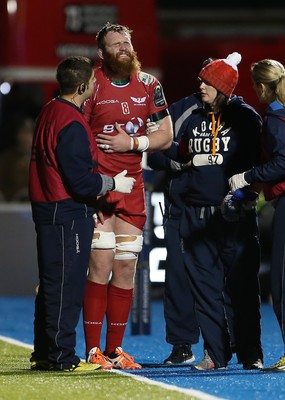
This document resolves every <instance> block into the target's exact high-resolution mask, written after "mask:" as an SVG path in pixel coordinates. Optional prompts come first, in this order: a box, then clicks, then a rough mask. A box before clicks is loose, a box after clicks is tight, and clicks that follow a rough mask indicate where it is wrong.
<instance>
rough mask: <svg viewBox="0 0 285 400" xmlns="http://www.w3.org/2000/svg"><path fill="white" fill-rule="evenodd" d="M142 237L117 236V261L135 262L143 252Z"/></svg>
mask: <svg viewBox="0 0 285 400" xmlns="http://www.w3.org/2000/svg"><path fill="white" fill-rule="evenodd" d="M142 245H143V236H142V235H117V236H116V254H115V259H116V260H135V259H137V258H138V254H139V253H140V252H141V251H142Z"/></svg>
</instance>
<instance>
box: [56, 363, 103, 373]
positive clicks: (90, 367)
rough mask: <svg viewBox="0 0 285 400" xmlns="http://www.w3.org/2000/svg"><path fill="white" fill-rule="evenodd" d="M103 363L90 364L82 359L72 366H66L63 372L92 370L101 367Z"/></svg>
mask: <svg viewBox="0 0 285 400" xmlns="http://www.w3.org/2000/svg"><path fill="white" fill-rule="evenodd" d="M100 368H101V365H99V364H88V363H85V362H83V361H80V363H79V364H77V365H72V366H71V367H70V368H65V369H63V370H62V371H63V372H92V371H96V370H97V369H100Z"/></svg>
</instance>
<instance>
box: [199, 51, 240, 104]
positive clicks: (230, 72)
mask: <svg viewBox="0 0 285 400" xmlns="http://www.w3.org/2000/svg"><path fill="white" fill-rule="evenodd" d="M240 61H241V55H240V54H239V53H236V52H235V53H232V54H230V55H228V57H227V58H223V59H218V60H215V61H212V62H211V63H210V64H207V65H206V66H205V67H204V68H202V69H201V71H200V73H199V78H201V79H203V80H205V81H206V82H208V83H209V84H210V85H211V86H213V87H214V88H215V89H217V90H218V91H219V92H221V93H223V94H224V95H225V96H226V97H230V96H231V94H232V93H233V91H234V89H235V87H236V84H237V82H238V69H237V65H238V64H239V63H240Z"/></svg>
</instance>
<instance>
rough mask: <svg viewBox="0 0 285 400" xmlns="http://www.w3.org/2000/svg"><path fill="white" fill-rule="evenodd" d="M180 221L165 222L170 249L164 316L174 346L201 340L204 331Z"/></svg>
mask: <svg viewBox="0 0 285 400" xmlns="http://www.w3.org/2000/svg"><path fill="white" fill-rule="evenodd" d="M179 224H180V221H179V219H177V220H175V219H168V220H166V221H165V223H164V238H165V245H166V249H167V257H166V269H165V291H164V318H165V322H166V341H167V342H168V343H171V344H172V345H179V344H194V343H197V342H198V340H199V333H200V331H199V327H198V324H197V320H196V316H195V310H194V299H193V296H192V292H191V288H190V281H189V276H188V274H187V271H186V267H185V264H184V259H183V255H182V252H181V245H180V242H181V239H180V235H179Z"/></svg>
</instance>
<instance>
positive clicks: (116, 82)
mask: <svg viewBox="0 0 285 400" xmlns="http://www.w3.org/2000/svg"><path fill="white" fill-rule="evenodd" d="M111 81H112V84H113V85H116V86H124V85H127V84H128V83H129V82H130V79H129V78H128V79H111Z"/></svg>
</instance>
